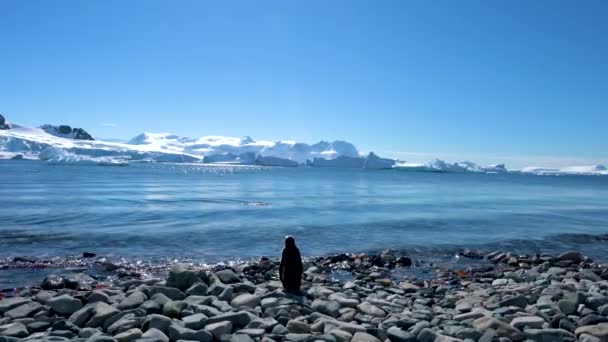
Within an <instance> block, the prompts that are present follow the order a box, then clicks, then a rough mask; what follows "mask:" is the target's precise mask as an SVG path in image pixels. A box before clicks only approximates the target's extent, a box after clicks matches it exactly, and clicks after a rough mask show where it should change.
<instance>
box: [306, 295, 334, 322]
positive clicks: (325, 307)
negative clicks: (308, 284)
mask: <svg viewBox="0 0 608 342" xmlns="http://www.w3.org/2000/svg"><path fill="white" fill-rule="evenodd" d="M310 307H311V308H312V309H313V310H314V311H318V312H320V313H322V314H325V315H328V316H331V317H334V318H337V317H338V316H340V304H338V302H335V301H329V300H322V299H316V300H315V301H313V302H312V304H311V305H310Z"/></svg>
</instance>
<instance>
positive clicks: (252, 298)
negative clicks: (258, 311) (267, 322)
mask: <svg viewBox="0 0 608 342" xmlns="http://www.w3.org/2000/svg"><path fill="white" fill-rule="evenodd" d="M260 302H261V298H260V296H256V295H252V294H248V293H246V294H242V295H240V296H237V297H236V298H234V299H233V300H232V302H230V305H232V306H233V307H235V308H242V307H249V308H255V307H256V306H258V305H260Z"/></svg>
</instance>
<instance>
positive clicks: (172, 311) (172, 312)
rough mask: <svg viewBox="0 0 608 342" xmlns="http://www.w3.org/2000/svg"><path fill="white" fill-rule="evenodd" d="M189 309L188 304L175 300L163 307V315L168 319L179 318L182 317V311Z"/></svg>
mask: <svg viewBox="0 0 608 342" xmlns="http://www.w3.org/2000/svg"><path fill="white" fill-rule="evenodd" d="M187 307H188V303H186V302H184V301H181V300H174V301H170V302H167V303H165V305H164V306H163V315H165V316H167V317H172V318H177V317H180V315H181V313H182V311H184V310H185V309H186V308H187Z"/></svg>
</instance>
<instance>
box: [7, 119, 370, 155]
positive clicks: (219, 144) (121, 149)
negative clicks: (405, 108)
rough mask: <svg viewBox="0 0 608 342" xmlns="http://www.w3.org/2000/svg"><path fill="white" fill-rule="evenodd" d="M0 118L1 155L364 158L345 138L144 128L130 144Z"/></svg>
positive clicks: (79, 131)
mask: <svg viewBox="0 0 608 342" xmlns="http://www.w3.org/2000/svg"><path fill="white" fill-rule="evenodd" d="M1 121H2V122H1V123H0V125H1V126H0V158H4V159H6V158H13V157H15V158H25V159H41V160H47V161H51V162H70V163H75V162H82V163H87V162H88V163H102V164H111V163H116V164H125V163H129V162H140V161H147V162H176V163H179V162H188V163H197V162H201V163H203V162H206V163H230V164H248V165H267V166H272V165H276V166H297V165H299V164H302V163H306V161H307V160H314V159H315V158H323V159H335V158H338V157H347V158H359V152H358V151H357V149H356V148H355V146H354V145H353V144H351V143H349V142H346V141H333V142H327V141H320V142H318V143H316V144H312V145H309V144H306V143H301V142H295V141H284V140H283V141H277V142H272V141H256V140H254V139H252V138H251V137H243V138H232V137H223V136H203V137H200V138H188V137H181V136H178V135H175V134H169V133H142V134H140V135H138V136H136V137H134V138H133V139H131V140H130V141H128V142H127V143H119V142H112V141H102V140H95V138H93V136H92V135H90V134H89V133H88V132H86V131H85V130H83V129H81V128H72V127H70V126H67V125H59V126H53V125H43V126H40V127H39V128H32V127H24V126H20V125H17V124H10V123H8V122H6V120H5V119H4V117H2V118H1Z"/></svg>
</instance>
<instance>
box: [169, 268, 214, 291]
mask: <svg viewBox="0 0 608 342" xmlns="http://www.w3.org/2000/svg"><path fill="white" fill-rule="evenodd" d="M208 282H209V277H208V275H207V272H206V271H205V270H203V269H200V268H193V267H186V266H184V265H177V266H175V267H174V268H173V269H172V270H171V271H170V272H169V277H168V278H167V286H169V287H175V288H178V289H180V290H182V291H186V290H187V289H189V288H190V287H191V286H192V285H194V284H196V283H208Z"/></svg>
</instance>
